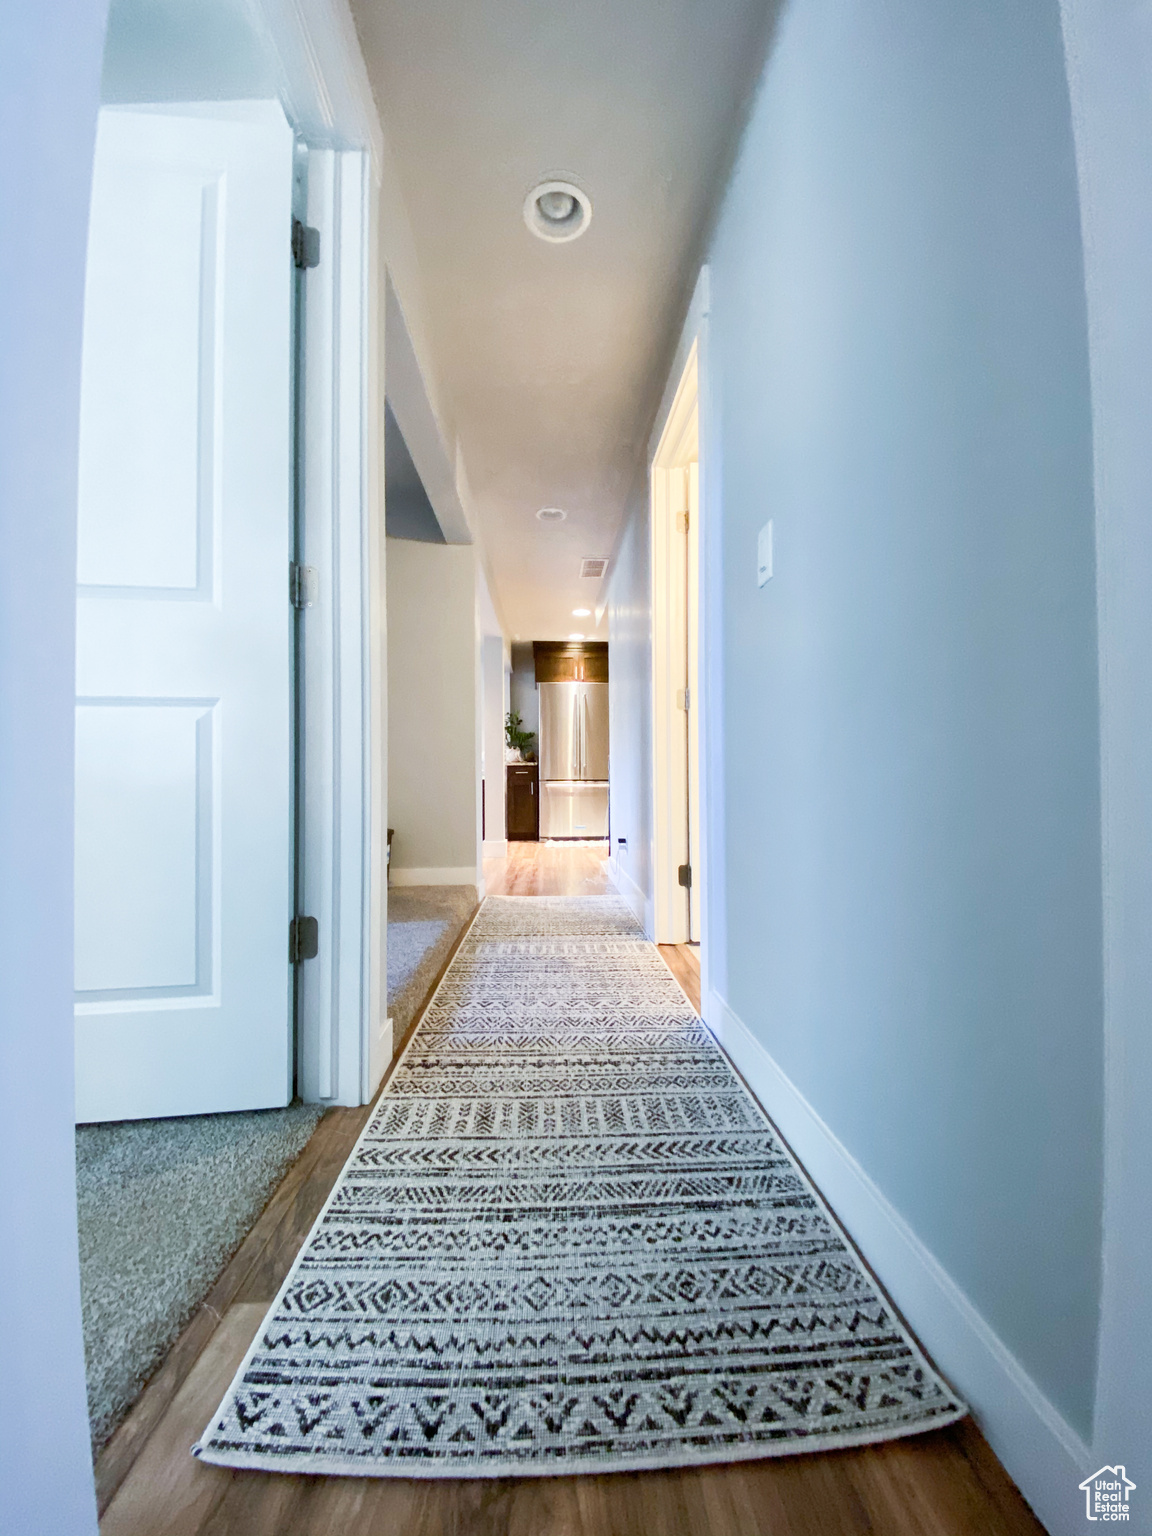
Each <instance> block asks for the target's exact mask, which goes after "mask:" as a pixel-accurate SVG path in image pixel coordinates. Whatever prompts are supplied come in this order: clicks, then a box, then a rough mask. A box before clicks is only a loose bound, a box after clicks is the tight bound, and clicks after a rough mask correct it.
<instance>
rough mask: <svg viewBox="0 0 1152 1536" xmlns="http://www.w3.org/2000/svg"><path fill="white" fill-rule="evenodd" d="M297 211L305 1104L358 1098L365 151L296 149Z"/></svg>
mask: <svg viewBox="0 0 1152 1536" xmlns="http://www.w3.org/2000/svg"><path fill="white" fill-rule="evenodd" d="M300 158H301V161H302V162H303V163H304V168H305V174H304V176H303V178H302V180H303V183H304V184H303V186H302V187H301V189H300V190H301V193H302V196H301V198H300V201H299V214H298V216H300V215H303V216H304V219H305V221H306V222H307V223H308V224H309V225H310V226H311V227H312V228H313V229H315V230H317V231H318V233H319V237H320V240H319V246H320V252H319V255H320V259H319V262H318V263H317V265H316V266H314V267H310V268H307V269H305V270H304V271H302V272H301V273H300V275H299V281H300V283H301V284H302V287H303V294H302V302H301V305H300V315H301V333H300V335H299V337H298V340H297V367H298V369H299V371H300V379H299V392H298V402H299V408H300V411H301V420H300V423H299V430H298V434H297V442H298V444H299V445H300V458H301V462H300V463H299V465H298V466H297V475H298V477H299V479H300V490H301V516H300V528H299V533H298V538H299V548H298V551H297V559H298V561H299V563H300V564H302V565H304V566H306V567H310V568H311V570H312V571H314V573H315V575H314V577H312V578H311V580H310V581H309V582H308V583H307V591H306V597H305V600H306V601H307V602H308V604H309V606H307V607H305V608H303V609H301V610H300V611H299V612H298V614H297V616H296V623H297V625H298V626H299V630H300V640H299V645H298V651H297V655H298V657H299V660H300V663H301V664H302V673H303V675H302V676H301V677H299V678H298V683H299V685H300V686H299V689H298V693H297V697H298V699H300V700H301V703H302V708H301V710H300V714H299V716H298V718H297V722H296V728H297V739H296V752H297V754H298V756H299V758H300V761H301V767H302V772H301V774H300V782H301V784H302V789H303V795H302V803H301V804H300V805H299V806H298V818H297V827H298V846H297V850H296V857H297V859H298V860H299V861H300V865H301V875H302V878H301V880H300V892H301V898H302V899H301V906H300V912H299V913H298V914H297V915H307V916H309V917H314V918H315V919H316V920H317V925H318V946H319V947H318V952H317V954H316V955H315V957H314V958H313V959H310V960H305V961H302V962H300V963H299V964H298V965H297V966H296V1082H297V1089H298V1091H299V1093H300V1095H301V1097H302V1098H303V1099H304V1100H305V1102H306V1103H319V1104H324V1103H334V1104H359V1103H362V1102H363V1101H364V1099H365V1098H366V1097H367V1096H368V1095H369V1093H370V1087H371V1086H374V1085H370V1084H369V1081H368V1079H369V1076H370V1071H369V1067H370V1058H371V1055H372V1046H373V1043H374V1040H373V1036H374V1034H378V1033H379V1032H380V1020H379V1019H378V1018H376V1017H375V1016H374V1014H373V1010H372V1008H371V1006H370V1004H371V997H372V988H371V966H370V959H371V942H370V933H371V926H370V920H371V912H372V900H371V897H372V890H371V879H370V866H369V863H368V861H367V859H366V857H365V853H366V849H367V847H368V844H369V841H370V839H371V836H372V818H371V815H370V806H369V794H368V791H369V788H370V784H371V761H370V755H369V743H370V740H371V737H370V733H369V731H368V729H367V720H368V714H369V710H368V702H369V701H368V687H369V683H370V678H371V668H370V656H369V652H368V639H369V625H368V620H369V615H370V613H371V608H372V603H371V593H370V591H369V589H368V582H367V579H366V578H367V576H368V572H369V571H370V569H371V566H370V562H369V559H368V532H369V529H368V517H367V507H368V503H367V497H366V495H365V489H366V483H367V443H368V437H369V433H368V422H367V411H366V402H367V398H368V391H367V382H368V380H367V363H368V357H367V351H368V349H367V346H366V338H367V335H368V323H369V318H368V317H369V302H368V299H369V295H368V270H369V254H370V253H369V245H368V231H369V205H370V198H369V185H370V183H369V164H368V156H367V154H366V153H365V152H364V151H363V150H355V149H353V150H336V149H325V148H305V151H304V152H303V153H302V154H301V157H300Z"/></svg>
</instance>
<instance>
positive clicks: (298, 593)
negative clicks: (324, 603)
mask: <svg viewBox="0 0 1152 1536" xmlns="http://www.w3.org/2000/svg"><path fill="white" fill-rule="evenodd" d="M317 587H318V582H317V578H316V567H315V566H314V565H297V564H296V563H295V562H293V563H292V564H291V565H290V566H289V567H288V597H289V601H290V602H291V604H292V606H293V608H311V607H312V605H313V603H314V602H315V601H316V591H317Z"/></svg>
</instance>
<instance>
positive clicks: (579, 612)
mask: <svg viewBox="0 0 1152 1536" xmlns="http://www.w3.org/2000/svg"><path fill="white" fill-rule="evenodd" d="M591 612H592V610H591V608H573V610H572V617H573V618H574V619H586V618H588V617H589V615H590V614H591Z"/></svg>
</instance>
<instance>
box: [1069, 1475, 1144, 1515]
mask: <svg viewBox="0 0 1152 1536" xmlns="http://www.w3.org/2000/svg"><path fill="white" fill-rule="evenodd" d="M1080 1486H1081V1488H1082V1489H1083V1490H1084V1502H1085V1504H1086V1505H1087V1511H1086V1513H1087V1515H1088V1519H1089V1520H1109V1521H1112V1520H1127V1519H1128V1495H1129V1493H1130V1492H1131V1491H1132V1489H1133V1488H1135V1486H1136V1484H1135V1483H1134V1482H1132V1481H1131V1480H1130V1479H1129V1477H1128V1474H1127V1473H1126V1472H1125V1470H1124V1468H1123V1467H1101V1468H1100V1470H1099V1471H1098V1472H1093V1474H1092V1476H1091V1477H1086V1478H1085V1479H1084V1481H1083V1482H1082V1483H1081V1484H1080Z"/></svg>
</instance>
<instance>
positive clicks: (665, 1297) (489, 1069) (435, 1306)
mask: <svg viewBox="0 0 1152 1536" xmlns="http://www.w3.org/2000/svg"><path fill="white" fill-rule="evenodd" d="M965 1412H966V1409H965V1406H964V1404H963V1403H962V1402H961V1401H960V1400H959V1399H958V1398H957V1397H956V1395H955V1394H954V1393H953V1392H952V1391H951V1390H950V1389H949V1388H948V1387H947V1385H946V1384H945V1383H944V1382H943V1381H942V1380H941V1379H940V1377H939V1376H937V1375H936V1373H935V1372H934V1371H933V1370H932V1368H931V1366H930V1365H929V1364H928V1362H927V1360H926V1359H925V1358H924V1356H923V1354H922V1353H921V1352H920V1350H919V1349H918V1348H917V1346H916V1345H915V1344H914V1343H913V1341H912V1340H911V1338H910V1337H909V1335H908V1333H907V1331H906V1330H905V1328H904V1327H903V1325H902V1324H901V1322H900V1320H899V1318H898V1317H897V1316H896V1314H895V1312H894V1310H893V1308H892V1305H891V1303H890V1302H889V1301H888V1300H887V1298H886V1297H884V1296H883V1295H882V1294H881V1293H880V1292H879V1291H878V1289H877V1287H876V1285H875V1283H874V1282H873V1281H872V1280H871V1279H870V1278H869V1276H868V1274H867V1273H866V1271H865V1270H864V1268H863V1267H862V1266H861V1264H860V1263H859V1261H858V1260H857V1258H856V1256H855V1254H854V1253H853V1251H852V1250H851V1248H850V1247H849V1246H848V1244H847V1243H846V1241H845V1239H844V1237H843V1235H842V1233H841V1231H840V1229H839V1227H838V1226H837V1225H836V1223H835V1221H834V1219H833V1218H832V1216H831V1215H830V1213H829V1211H828V1209H827V1207H826V1206H825V1205H824V1203H823V1201H822V1200H821V1199H820V1197H819V1195H818V1194H816V1192H815V1190H814V1189H813V1188H812V1186H811V1185H810V1184H809V1183H808V1181H807V1180H806V1178H805V1177H804V1175H803V1174H802V1173H801V1172H800V1170H799V1168H798V1167H797V1166H796V1164H795V1162H794V1161H793V1160H792V1158H791V1157H790V1156H789V1154H788V1153H787V1151H786V1150H785V1149H784V1147H783V1146H782V1144H781V1142H780V1140H779V1139H778V1137H777V1136H776V1135H775V1134H774V1132H773V1129H772V1126H771V1124H770V1123H769V1121H768V1120H767V1119H766V1118H765V1116H764V1114H763V1112H762V1111H761V1110H760V1108H759V1106H758V1105H757V1104H756V1102H755V1101H754V1100H753V1099H752V1098H751V1097H750V1095H749V1094H748V1093H747V1091H746V1090H745V1089H744V1087H743V1085H742V1084H741V1082H740V1080H739V1078H738V1077H737V1076H736V1074H735V1073H734V1072H733V1070H732V1069H731V1067H730V1066H729V1065H728V1062H727V1059H726V1058H725V1056H724V1055H723V1054H722V1052H721V1051H720V1050H719V1048H718V1047H717V1046H716V1044H715V1043H714V1042H713V1040H712V1038H711V1036H710V1035H709V1034H708V1032H707V1030H706V1029H704V1027H703V1026H702V1024H701V1022H700V1020H699V1019H698V1018H697V1016H696V1014H695V1012H694V1011H693V1009H692V1008H691V1006H690V1005H689V1003H688V1002H687V1000H686V999H685V997H684V995H683V993H682V992H681V991H680V988H679V987H678V986H677V984H676V982H675V981H674V980H673V978H672V976H671V974H670V972H669V971H668V969H667V967H666V966H665V965H664V962H663V961H662V960H661V958H660V956H659V954H658V953H657V951H656V950H655V949H654V948H653V946H652V945H651V944H649V943H647V942H646V941H645V940H644V938H643V935H642V934H641V933H640V931H639V929H638V928H637V926H636V924H635V921H634V920H633V918H632V915H631V913H630V911H629V909H628V907H627V906H626V905H625V903H624V902H623V901H621V900H620V899H619V898H616V897H582V898H576V899H570V898H556V897H515V896H513V897H489V899H488V900H487V901H486V902H485V903H484V905H483V907H482V908H481V911H480V914H479V916H478V918H477V920H476V922H475V924H474V925H473V927H472V929H471V930H470V932H469V934H468V935H467V936H466V938H465V940H464V942H463V944H462V945H461V947H460V949H459V950H458V952H457V954H456V958H455V959H454V961H453V962H452V965H451V967H450V969H449V970H448V973H447V974H446V976H445V978H444V980H443V982H442V983H441V986H440V989H439V991H438V992H437V994H436V997H435V999H434V1000H433V1003H432V1005H431V1007H430V1008H429V1010H428V1012H427V1013H426V1015H425V1018H424V1022H423V1023H422V1024H421V1026H420V1028H419V1030H418V1031H417V1033H416V1035H415V1037H414V1039H413V1041H412V1044H411V1045H410V1047H409V1049H408V1051H407V1053H406V1055H405V1057H404V1059H403V1061H402V1062H401V1063H400V1065H399V1067H398V1068H397V1070H396V1072H395V1074H394V1076H393V1079H392V1082H391V1083H390V1085H389V1087H388V1089H387V1090H386V1091H385V1093H384V1094H383V1095H382V1096H381V1099H380V1101H379V1103H378V1105H377V1107H376V1110H375V1112H374V1113H373V1115H372V1118H371V1120H370V1122H369V1124H368V1126H367V1128H366V1129H365V1131H364V1134H363V1136H362V1137H361V1139H360V1142H359V1143H358V1145H357V1147H356V1149H355V1151H354V1152H353V1154H352V1156H351V1158H350V1159H349V1161H348V1165H347V1167H346V1168H345V1169H344V1172H343V1173H342V1174H341V1176H340V1180H339V1182H338V1183H337V1185H336V1187H335V1189H334V1190H333V1193H332V1196H331V1199H330V1200H329V1203H328V1205H327V1206H326V1208H325V1210H324V1211H323V1212H322V1214H321V1216H320V1218H319V1219H318V1221H317V1223H316V1225H315V1227H314V1228H313V1230H312V1233H311V1235H310V1236H309V1238H308V1241H307V1242H306V1244H305V1245H304V1248H303V1250H302V1251H301V1254H300V1257H299V1259H298V1260H297V1262H296V1265H295V1267H294V1268H293V1270H292V1272H291V1274H290V1275H289V1276H288V1279H287V1281H286V1282H285V1284H284V1287H283V1289H282V1290H281V1292H280V1295H279V1296H278V1298H277V1299H276V1301H275V1303H274V1304H273V1306H272V1309H271V1311H270V1312H269V1314H268V1317H267V1319H266V1320H265V1323H264V1326H263V1328H262V1329H261V1331H260V1332H259V1334H258V1335H257V1337H256V1340H255V1343H254V1344H253V1346H252V1349H251V1350H250V1352H249V1354H248V1356H247V1358H246V1359H245V1361H244V1363H243V1365H242V1366H241V1367H240V1370H239V1371H238V1372H237V1375H236V1379H235V1380H234V1382H233V1383H232V1386H231V1387H230V1388H229V1390H228V1393H227V1396H226V1397H225V1399H224V1402H223V1404H222V1405H221V1407H220V1409H219V1411H218V1412H217V1413H216V1414H215V1415H214V1416H213V1419H212V1422H211V1423H210V1424H209V1426H208V1428H207V1430H206V1431H205V1433H204V1436H203V1438H202V1440H201V1442H200V1444H199V1445H198V1446H197V1447H196V1448H195V1454H196V1455H198V1456H200V1457H202V1458H203V1460H205V1461H210V1462H215V1463H217V1464H220V1465H223V1466H230V1467H259V1468H263V1469H265V1470H280V1471H285V1472H330V1473H342V1474H347V1473H355V1474H361V1475H365V1476H393V1477H476V1476H487V1477H496V1476H506V1475H510V1474H516V1475H526V1474H537V1475H539V1474H548V1473H551V1474H560V1473H570V1472H611V1471H617V1470H620V1471H622V1470H625V1469H628V1468H642V1467H668V1466H679V1465H684V1464H689V1463H699V1462H714V1461H733V1460H737V1459H743V1458H747V1457H762V1456H779V1455H786V1454H789V1453H792V1452H796V1451H814V1450H824V1449H829V1448H833V1447H836V1446H846V1445H859V1444H862V1443H866V1442H869V1441H876V1440H885V1439H889V1438H892V1437H894V1436H898V1435H908V1434H914V1433H916V1432H918V1431H921V1430H928V1429H933V1428H935V1427H937V1426H939V1425H943V1424H948V1423H951V1422H952V1421H953V1420H954V1419H957V1418H959V1417H961V1416H962V1415H963V1414H964V1413H965Z"/></svg>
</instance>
